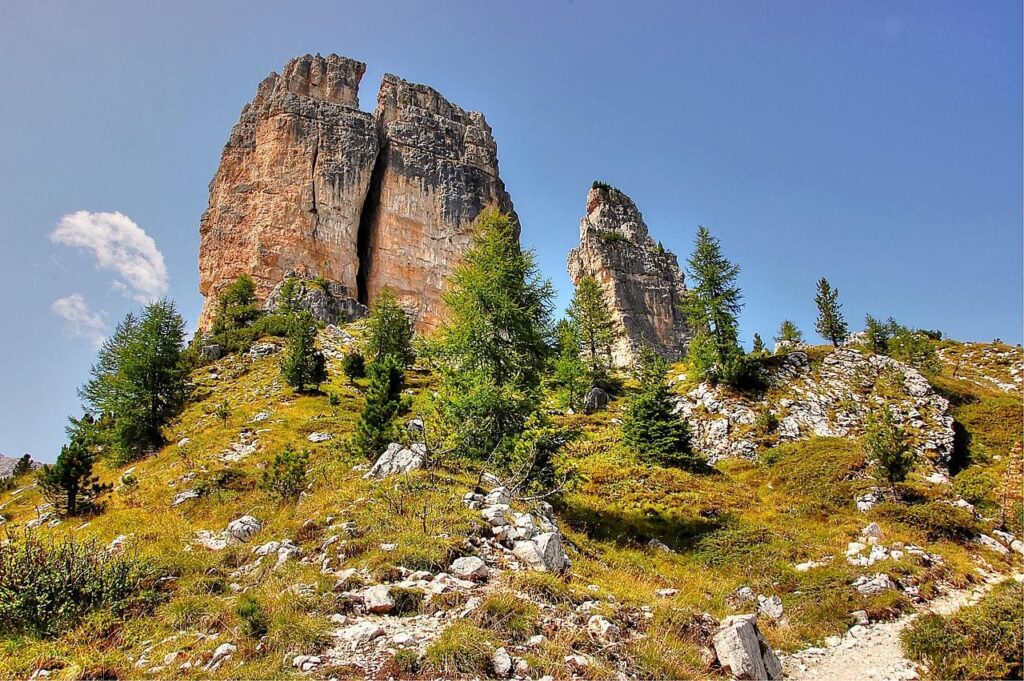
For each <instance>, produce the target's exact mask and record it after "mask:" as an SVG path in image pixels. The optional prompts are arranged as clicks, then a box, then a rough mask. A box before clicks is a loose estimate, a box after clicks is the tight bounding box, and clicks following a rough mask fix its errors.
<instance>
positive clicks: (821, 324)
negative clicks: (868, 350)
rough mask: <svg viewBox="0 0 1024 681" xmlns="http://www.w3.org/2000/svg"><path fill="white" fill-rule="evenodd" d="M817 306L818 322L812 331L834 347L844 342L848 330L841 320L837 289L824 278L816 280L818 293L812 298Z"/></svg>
mask: <svg viewBox="0 0 1024 681" xmlns="http://www.w3.org/2000/svg"><path fill="white" fill-rule="evenodd" d="M814 302H815V304H816V305H817V306H818V320H817V322H815V324H814V329H815V330H816V331H817V332H818V335H820V336H821V337H822V338H824V339H825V340H827V341H829V342H831V343H832V345H834V346H835V347H837V348H838V347H839V344H840V343H842V342H843V341H845V340H846V336H847V335H848V334H849V328H848V327H847V325H846V320H844V319H843V313H842V307H843V306H842V303H840V302H839V289H837V288H832V285H831V284H829V283H828V280H827V279H825V277H822V278H821V279H819V280H818V292H817V294H815V296H814Z"/></svg>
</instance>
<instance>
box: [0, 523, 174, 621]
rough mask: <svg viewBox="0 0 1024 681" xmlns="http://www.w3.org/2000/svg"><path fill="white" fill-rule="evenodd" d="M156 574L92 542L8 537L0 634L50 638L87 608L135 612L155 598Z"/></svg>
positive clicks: (0, 572) (0, 580) (2, 551)
mask: <svg viewBox="0 0 1024 681" xmlns="http://www.w3.org/2000/svg"><path fill="white" fill-rule="evenodd" d="M157 576H158V575H157V574H156V571H155V570H154V569H153V568H152V567H151V566H149V565H148V564H146V563H144V562H142V561H140V560H139V559H137V558H136V557H135V556H134V555H132V554H129V553H125V554H120V555H113V554H111V553H109V552H108V551H106V550H105V549H104V548H103V547H101V546H100V545H99V544H98V543H96V542H94V541H87V542H78V541H76V540H74V539H53V538H48V539H41V538H39V537H36V536H35V535H32V534H25V535H24V536H22V537H17V538H13V539H12V540H11V541H8V542H7V543H5V544H3V545H0V633H3V634H8V635H20V634H34V635H39V636H54V635H57V634H59V633H61V632H63V631H66V630H67V629H69V628H71V627H72V626H74V625H75V624H76V623H77V622H78V620H79V619H81V618H82V617H83V616H85V615H86V614H88V613H90V612H93V611H97V610H102V609H109V610H110V611H111V612H113V614H115V615H118V616H120V615H124V614H127V613H130V612H135V613H140V614H141V613H142V612H145V611H147V610H148V609H149V608H150V607H152V606H153V605H155V604H156V602H157V601H158V600H159V598H158V596H159V594H158V593H157V592H156V591H155V590H154V585H155V584H156V582H157V580H156V578H157Z"/></svg>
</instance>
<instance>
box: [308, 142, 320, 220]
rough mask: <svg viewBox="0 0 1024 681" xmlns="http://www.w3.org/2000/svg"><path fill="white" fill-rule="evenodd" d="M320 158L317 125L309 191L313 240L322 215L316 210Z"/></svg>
mask: <svg viewBox="0 0 1024 681" xmlns="http://www.w3.org/2000/svg"><path fill="white" fill-rule="evenodd" d="M319 157H320V123H319V122H317V125H316V143H315V144H314V145H313V161H312V163H310V165H309V191H310V196H311V200H310V204H309V212H310V213H311V214H312V215H313V238H314V239H316V238H317V230H318V229H319V228H320V213H319V212H318V211H317V209H316V164H317V160H318V159H319Z"/></svg>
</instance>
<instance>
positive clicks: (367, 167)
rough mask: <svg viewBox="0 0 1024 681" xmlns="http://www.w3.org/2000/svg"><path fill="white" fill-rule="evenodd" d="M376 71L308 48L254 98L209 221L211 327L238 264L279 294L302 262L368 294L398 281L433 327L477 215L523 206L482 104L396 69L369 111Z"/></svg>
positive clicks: (203, 259) (230, 149)
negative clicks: (363, 95) (364, 101)
mask: <svg viewBox="0 0 1024 681" xmlns="http://www.w3.org/2000/svg"><path fill="white" fill-rule="evenodd" d="M365 70H366V65H365V64H362V63H360V62H357V61H354V60H352V59H348V58H346V57H340V56H338V55H335V54H331V55H328V56H326V57H322V56H320V55H316V56H310V55H305V56H303V57H298V58H296V59H293V60H291V61H290V62H288V64H287V65H286V66H285V68H284V70H283V72H282V73H281V74H277V73H272V74H270V75H269V76H268V77H267V78H266V79H264V81H263V82H262V83H261V84H260V86H259V88H258V89H257V91H256V96H255V97H254V98H253V100H252V101H251V102H250V103H248V104H247V105H246V106H245V108H244V109H243V110H242V114H241V117H240V118H239V121H238V123H236V124H235V126H234V128H233V129H232V131H231V136H230V138H229V139H228V143H227V145H226V146H225V147H224V151H223V153H222V155H221V162H220V166H219V167H218V169H217V173H216V175H215V176H214V178H213V181H212V182H211V183H210V203H209V207H208V208H207V209H206V211H205V212H204V213H203V217H202V220H201V223H200V228H199V231H200V237H201V239H200V247H199V290H200V293H202V294H203V296H205V298H206V300H205V303H204V306H203V312H202V315H201V317H200V329H207V328H209V326H210V324H211V323H212V322H213V314H214V311H215V309H216V301H217V298H218V296H219V294H220V292H221V291H222V290H223V288H224V287H225V286H227V285H228V284H229V283H231V282H232V281H233V280H234V279H235V278H237V277H238V276H240V275H243V274H248V275H250V276H252V278H253V280H254V281H255V283H256V295H257V298H258V299H259V300H260V301H266V299H267V298H268V297H269V296H270V294H271V292H272V291H273V289H274V287H275V286H277V285H278V284H280V282H281V281H282V280H283V279H284V278H285V277H286V276H287V275H288V274H289V273H297V274H300V275H301V274H306V275H309V276H312V275H319V276H322V277H324V278H326V279H327V280H328V281H329V282H331V283H332V290H335V291H337V292H339V294H344V295H347V296H348V297H349V298H350V299H352V301H351V302H353V303H354V302H359V303H362V304H364V305H365V304H368V303H369V301H370V300H372V298H373V296H374V295H375V294H376V292H377V291H379V290H380V289H381V288H382V287H384V286H389V287H391V288H393V289H394V290H395V292H396V293H397V294H398V296H399V299H400V301H401V302H402V303H403V305H404V306H406V307H407V308H408V310H409V311H410V313H411V314H412V315H413V317H414V320H415V323H416V326H417V328H419V329H420V330H429V329H431V328H433V327H434V326H435V325H436V324H437V322H438V321H439V318H440V315H441V314H442V313H443V304H442V302H441V293H442V287H443V285H444V281H445V279H446V278H447V276H448V274H449V273H450V272H451V269H452V267H453V266H454V264H455V263H456V262H457V261H458V259H459V257H460V256H461V254H462V252H463V251H464V250H465V249H466V247H467V245H468V244H469V228H470V226H471V225H472V223H473V221H474V220H475V219H476V216H477V215H478V214H479V213H480V211H481V210H483V209H484V208H486V207H495V208H497V209H499V210H501V211H503V212H506V213H510V214H512V215H513V217H514V210H513V207H512V201H511V199H510V197H509V195H508V193H507V192H506V191H505V186H504V184H503V183H502V181H501V179H500V177H499V175H498V159H497V145H496V144H495V141H494V138H493V136H492V134H491V129H490V127H489V126H488V125H487V122H486V121H485V120H484V117H483V115H482V114H479V113H475V112H466V111H464V110H463V109H461V108H460V107H458V106H456V105H454V104H452V103H450V102H448V101H447V100H446V99H445V98H444V97H442V96H441V95H440V94H439V93H438V92H437V91H435V90H433V89H431V88H429V87H426V86H424V85H415V84H413V83H408V82H406V81H404V80H402V79H400V78H398V77H396V76H392V75H386V76H385V77H384V81H383V83H382V84H381V89H380V93H379V94H378V99H377V109H376V111H375V112H374V113H373V114H370V113H367V112H364V111H361V110H360V109H359V82H360V80H361V79H362V76H363V73H364V72H365ZM348 307H349V308H351V309H356V308H358V306H357V305H349V306H348Z"/></svg>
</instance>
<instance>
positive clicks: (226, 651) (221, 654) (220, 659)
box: [203, 643, 238, 672]
mask: <svg viewBox="0 0 1024 681" xmlns="http://www.w3.org/2000/svg"><path fill="white" fill-rule="evenodd" d="M237 651H238V647H237V646H235V645H234V644H231V643H222V644H221V645H220V646H218V647H217V650H215V651H213V657H212V658H210V661H209V662H207V663H206V666H205V667H203V669H205V670H206V671H211V672H212V671H216V670H217V669H219V668H220V666H221V664H223V663H224V662H226V661H228V660H230V659H231V656H232V655H234V654H235V653H236V652H237Z"/></svg>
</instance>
